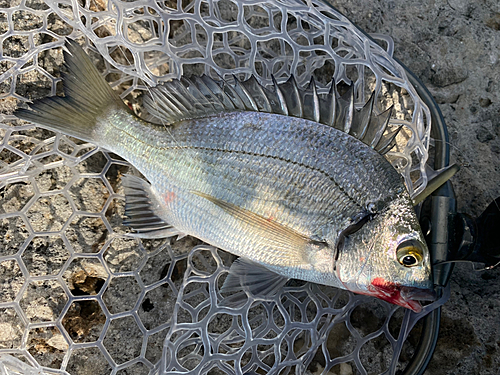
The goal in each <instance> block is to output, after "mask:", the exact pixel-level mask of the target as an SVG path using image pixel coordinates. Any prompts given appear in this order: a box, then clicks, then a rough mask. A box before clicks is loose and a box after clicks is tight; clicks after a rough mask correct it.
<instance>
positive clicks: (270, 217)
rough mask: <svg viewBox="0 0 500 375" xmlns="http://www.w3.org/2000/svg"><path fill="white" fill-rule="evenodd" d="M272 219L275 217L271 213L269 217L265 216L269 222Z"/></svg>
mask: <svg viewBox="0 0 500 375" xmlns="http://www.w3.org/2000/svg"><path fill="white" fill-rule="evenodd" d="M274 219H275V217H274V216H272V215H271V216H269V217H268V218H267V221H269V222H271V221H273V220H274Z"/></svg>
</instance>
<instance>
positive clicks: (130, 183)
mask: <svg viewBox="0 0 500 375" xmlns="http://www.w3.org/2000/svg"><path fill="white" fill-rule="evenodd" d="M66 48H67V49H68V51H69V53H68V52H66V51H65V52H64V55H65V61H66V63H65V64H66V68H67V73H65V74H64V75H63V82H64V88H65V97H52V98H46V99H43V100H39V101H36V102H35V103H34V104H32V105H31V110H27V109H19V110H17V112H16V113H15V114H16V116H18V117H19V118H21V119H24V120H28V121H32V122H34V123H36V124H39V125H40V126H42V127H44V128H48V129H50V130H53V131H60V132H62V133H65V134H68V135H71V136H74V137H77V138H81V139H83V140H86V141H90V142H93V143H95V144H97V145H99V146H102V147H103V148H105V149H107V150H110V151H112V152H114V153H116V154H118V155H120V156H122V157H123V158H125V159H127V160H128V161H129V162H130V163H131V164H132V165H134V166H135V167H136V168H137V169H138V170H139V171H140V172H141V173H142V174H143V175H144V176H145V177H146V178H147V180H148V181H149V182H146V181H145V180H143V179H140V178H138V177H134V176H130V175H127V176H125V177H124V180H123V185H124V187H125V193H126V215H127V216H128V219H127V220H125V221H124V224H125V225H128V226H131V227H132V228H133V229H134V230H135V231H136V235H137V236H139V237H146V238H155V237H156V238H157V237H168V236H173V235H180V234H188V235H192V236H195V237H197V238H199V239H201V240H203V241H205V242H207V243H209V244H211V245H213V246H216V247H219V248H221V249H223V250H226V251H229V252H231V253H233V254H235V255H238V256H240V258H239V259H238V260H237V261H236V262H235V263H234V264H233V266H232V268H231V271H230V273H229V276H228V277H227V279H226V282H225V284H224V287H223V291H235V290H238V289H241V287H242V286H243V287H245V288H247V289H248V290H249V291H250V292H252V293H254V294H271V293H275V292H276V291H277V290H279V288H281V287H282V286H283V285H284V283H285V282H286V281H287V280H288V279H289V278H297V279H301V280H307V281H312V282H315V283H320V284H325V285H332V286H334V287H338V288H343V289H348V290H351V291H353V292H356V293H362V294H368V295H374V296H376V297H378V298H381V299H383V300H386V301H389V302H391V303H395V304H398V305H401V306H404V307H407V308H410V309H412V310H414V311H420V309H421V305H420V303H419V302H418V299H423V298H428V297H431V296H432V287H433V284H432V280H431V265H430V258H429V252H428V249H427V247H426V244H425V241H424V238H423V235H422V232H421V230H420V226H419V223H418V220H417V218H416V215H415V212H414V210H413V206H412V202H411V199H410V196H409V194H408V192H407V190H406V188H405V186H404V184H403V181H402V178H401V176H400V175H399V174H398V173H397V172H396V170H395V169H394V168H393V167H392V166H391V164H390V163H389V162H388V161H387V160H386V158H385V157H384V156H383V154H384V153H385V152H387V151H388V150H389V149H390V148H391V147H392V146H393V144H394V139H395V136H396V134H397V130H395V131H393V132H390V131H388V127H387V124H388V121H389V118H390V113H391V111H390V110H387V111H385V112H383V113H381V114H380V115H378V116H376V115H375V114H374V112H373V105H374V96H373V95H372V98H371V99H370V100H369V101H368V102H367V103H366V105H365V106H364V107H363V108H362V109H361V110H356V109H355V108H354V98H353V90H352V89H351V90H348V91H347V93H346V94H344V95H343V96H339V95H338V94H337V93H336V87H335V85H334V84H333V83H332V85H331V86H332V89H331V90H330V93H329V94H327V95H323V96H320V95H318V94H317V92H316V86H315V84H314V81H311V84H310V85H309V87H308V89H307V90H301V89H299V88H298V86H297V84H296V83H295V81H294V80H293V77H292V78H291V79H290V80H289V81H287V82H286V83H283V84H280V85H278V84H277V83H276V82H274V85H273V86H272V87H271V89H270V90H269V89H266V88H264V87H262V86H261V85H260V84H258V83H257V81H256V80H255V78H251V79H250V80H248V81H245V82H240V81H238V80H237V79H235V84H234V85H231V84H229V83H227V82H226V81H224V80H221V81H220V82H216V81H214V80H212V79H211V78H209V77H206V76H204V77H194V78H191V79H187V78H182V79H181V80H174V81H171V82H168V83H166V84H163V85H159V86H157V87H155V88H152V89H151V94H150V96H149V97H148V98H146V99H145V104H146V107H147V108H148V110H149V112H150V113H151V114H152V115H154V116H155V117H156V119H157V121H158V123H160V124H155V123H150V122H146V121H144V120H142V119H140V118H138V117H137V116H135V115H134V114H133V113H132V112H131V111H130V109H129V108H128V107H127V106H126V105H125V104H124V103H123V102H122V101H121V99H120V98H119V97H118V95H117V94H116V93H115V92H114V91H113V90H112V89H111V88H110V86H109V85H108V84H107V83H106V82H105V80H104V79H103V78H102V77H101V76H100V75H99V73H98V71H97V70H96V68H95V67H94V66H93V65H92V63H91V61H90V59H89V58H88V56H87V55H86V54H85V52H84V51H83V50H82V49H81V48H80V47H79V46H78V44H76V43H75V42H68V43H67V45H66Z"/></svg>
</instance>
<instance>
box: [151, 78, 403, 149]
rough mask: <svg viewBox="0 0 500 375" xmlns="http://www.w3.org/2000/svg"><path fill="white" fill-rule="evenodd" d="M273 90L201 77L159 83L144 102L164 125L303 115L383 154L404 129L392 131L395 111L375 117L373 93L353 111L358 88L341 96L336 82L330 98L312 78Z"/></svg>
mask: <svg viewBox="0 0 500 375" xmlns="http://www.w3.org/2000/svg"><path fill="white" fill-rule="evenodd" d="M272 80H273V84H272V85H271V86H270V87H267V88H266V87H264V86H262V85H261V84H260V83H259V81H258V80H257V79H256V78H255V76H253V75H252V76H251V77H250V78H249V79H247V80H246V81H240V80H238V78H237V77H234V84H230V83H229V82H227V81H225V80H224V79H220V80H219V81H215V80H213V79H212V78H210V77H208V76H206V75H203V76H201V77H198V76H193V77H191V78H189V79H188V78H186V77H182V78H181V79H180V80H173V81H170V82H166V83H164V84H161V85H158V86H156V87H154V88H152V89H151V90H150V94H149V96H147V97H146V98H145V99H144V104H145V105H146V107H147V109H148V111H149V112H150V113H151V114H152V115H153V116H155V117H157V118H158V119H159V120H161V121H162V122H166V123H167V124H173V123H176V122H179V121H182V120H189V119H195V118H203V117H207V116H214V115H217V114H220V113H221V112H235V111H256V112H268V113H276V114H280V115H288V116H294V117H301V118H304V119H307V120H312V121H315V122H319V123H321V124H324V125H328V126H331V127H334V128H336V129H338V130H341V131H343V132H346V133H348V134H350V135H351V136H353V137H355V138H356V139H358V140H360V141H361V142H363V143H365V144H367V145H368V146H370V147H371V148H373V149H375V150H377V151H378V152H379V153H380V154H382V155H384V154H385V153H387V152H388V151H389V150H390V149H391V148H392V147H394V145H395V138H396V136H397V135H398V132H399V130H400V129H401V128H400V127H397V128H392V129H388V124H389V120H390V116H391V113H392V110H391V109H392V108H389V109H388V110H386V111H384V112H382V113H380V114H378V115H377V114H375V112H374V107H375V105H374V104H375V94H374V93H372V95H371V97H370V99H369V100H368V101H367V102H366V103H365V105H364V106H363V108H361V109H359V110H357V109H355V107H354V100H355V99H354V85H352V84H351V85H350V86H349V87H348V89H347V91H346V92H345V93H344V94H343V95H339V94H338V93H337V90H336V88H337V87H336V85H335V84H334V82H332V83H331V86H330V91H329V93H328V94H318V91H317V88H316V83H315V82H314V79H312V78H311V81H310V82H309V85H308V87H307V88H306V89H301V88H300V87H299V86H298V85H297V82H296V81H295V78H294V77H293V75H292V76H290V78H289V79H288V80H287V81H286V82H284V83H281V84H278V83H277V82H276V80H275V79H274V77H272Z"/></svg>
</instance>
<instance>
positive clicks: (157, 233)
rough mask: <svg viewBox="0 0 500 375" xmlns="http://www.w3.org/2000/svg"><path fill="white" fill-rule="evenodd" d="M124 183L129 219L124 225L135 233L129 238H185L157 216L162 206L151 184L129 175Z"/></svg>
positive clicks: (124, 178) (126, 211)
mask: <svg viewBox="0 0 500 375" xmlns="http://www.w3.org/2000/svg"><path fill="white" fill-rule="evenodd" d="M122 182H123V188H124V190H125V215H126V216H127V217H128V219H125V220H124V221H123V225H125V226H128V227H130V228H132V229H133V230H134V231H135V233H130V234H129V236H132V237H139V238H147V239H153V238H166V237H172V236H176V235H177V236H183V233H181V232H179V231H178V230H177V229H175V228H174V227H173V226H172V225H170V224H168V223H166V222H165V221H164V220H163V219H161V218H160V217H159V216H158V215H157V211H158V209H159V208H160V207H161V206H160V203H159V202H158V201H157V200H156V198H155V196H154V194H153V192H152V191H151V185H150V184H149V183H147V182H146V181H144V180H143V179H141V178H139V177H136V176H132V175H129V174H126V175H124V176H123V179H122Z"/></svg>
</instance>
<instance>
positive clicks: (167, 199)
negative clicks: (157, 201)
mask: <svg viewBox="0 0 500 375" xmlns="http://www.w3.org/2000/svg"><path fill="white" fill-rule="evenodd" d="M162 198H163V201H164V202H165V203H170V202H172V201H173V200H174V198H175V193H174V192H173V191H169V192H167V193H164V194H162Z"/></svg>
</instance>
